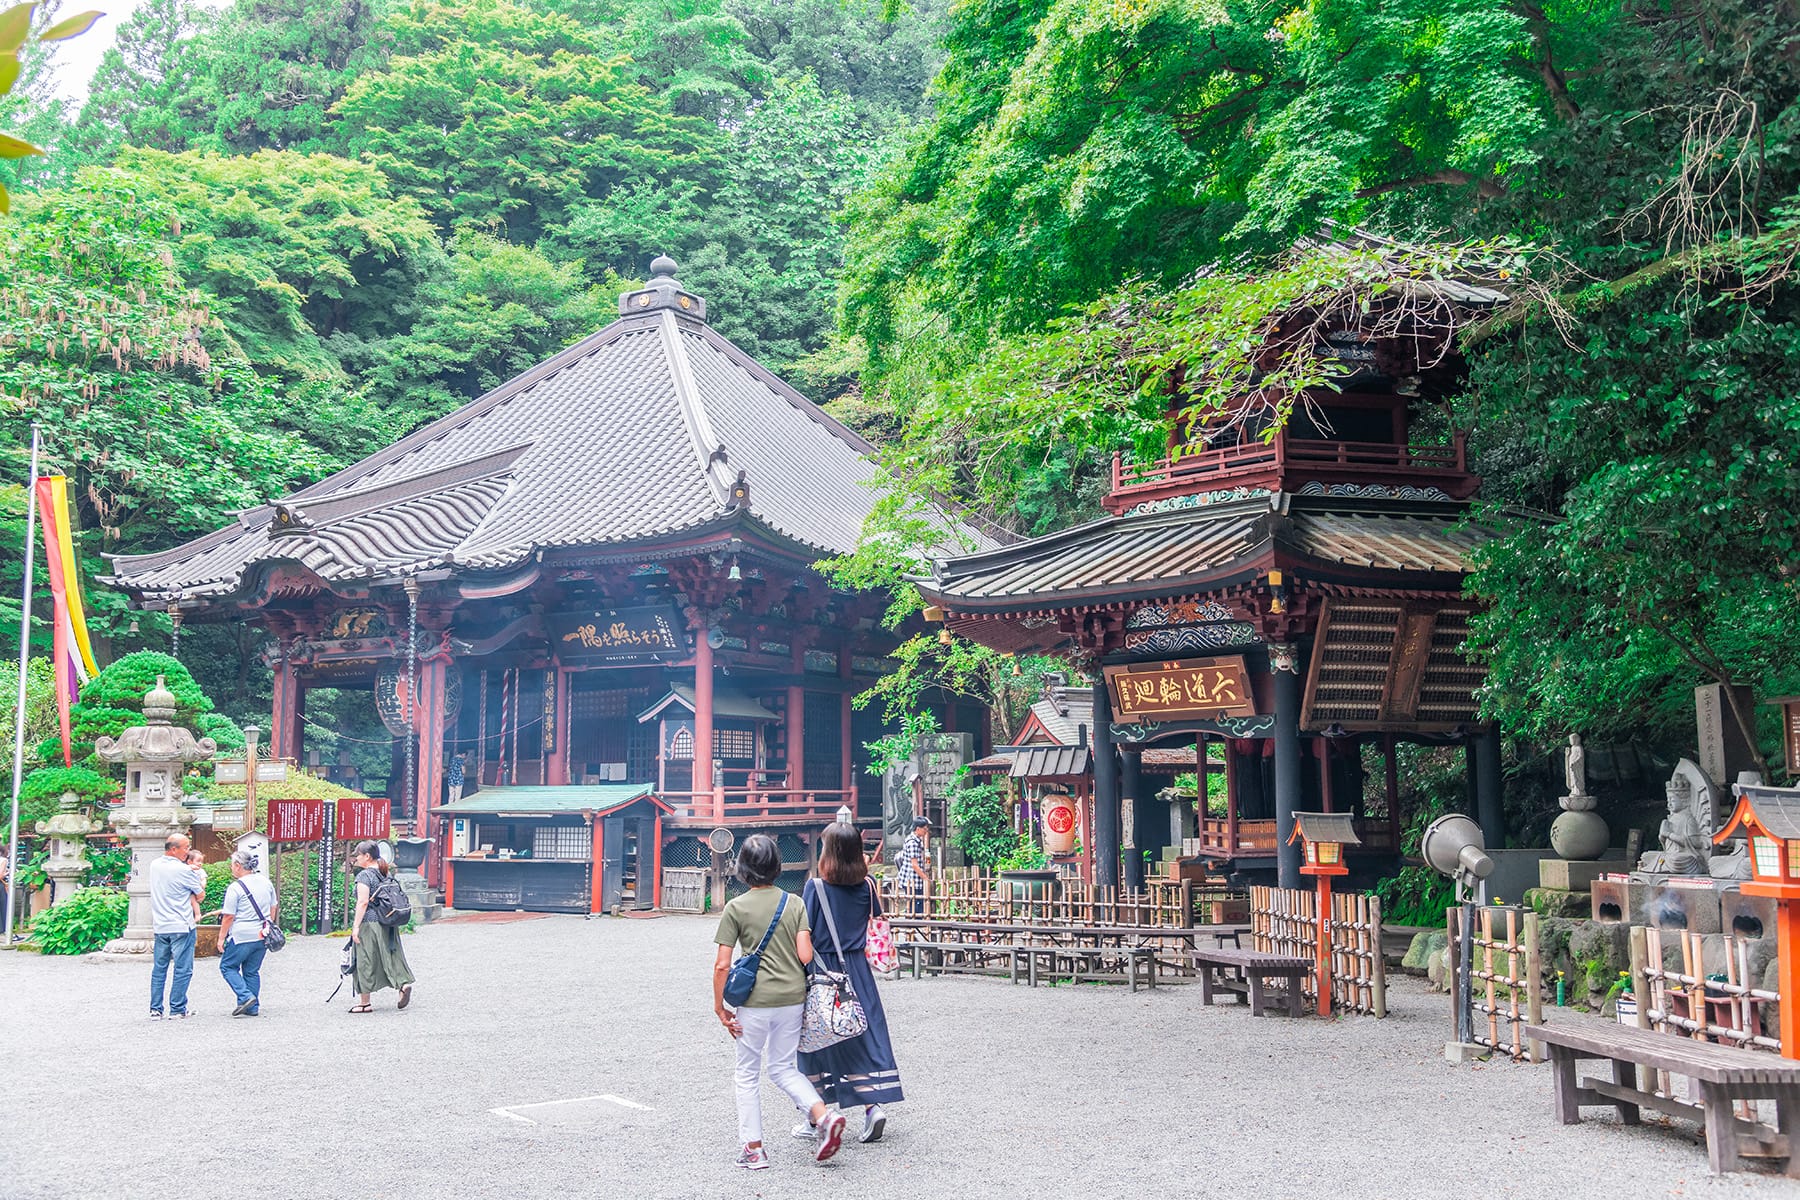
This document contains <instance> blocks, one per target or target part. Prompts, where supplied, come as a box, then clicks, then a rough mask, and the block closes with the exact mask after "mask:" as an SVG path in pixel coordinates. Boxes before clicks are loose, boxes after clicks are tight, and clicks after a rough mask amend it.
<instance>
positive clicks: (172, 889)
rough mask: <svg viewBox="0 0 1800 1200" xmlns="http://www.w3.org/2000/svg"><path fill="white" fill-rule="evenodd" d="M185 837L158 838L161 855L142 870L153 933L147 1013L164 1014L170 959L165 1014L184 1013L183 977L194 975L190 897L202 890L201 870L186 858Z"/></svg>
mask: <svg viewBox="0 0 1800 1200" xmlns="http://www.w3.org/2000/svg"><path fill="white" fill-rule="evenodd" d="M187 855H188V839H187V836H186V835H185V834H180V833H177V834H171V835H170V837H169V838H168V840H167V841H165V842H163V856H162V857H161V858H159V859H157V860H156V861H155V862H153V863H151V864H150V866H149V868H148V869H147V870H146V871H145V872H144V875H145V878H146V879H147V880H148V882H149V885H150V931H151V932H152V933H153V934H155V935H156V943H155V948H154V951H153V954H152V958H151V966H150V1016H151V1018H152V1019H153V1020H161V1019H162V1015H163V982H164V980H165V979H167V977H168V973H169V964H170V963H171V962H173V963H174V964H175V981H174V983H173V984H171V985H170V986H169V1016H171V1017H174V1018H177V1019H180V1018H184V1017H186V1016H187V1015H188V1012H187V992H188V980H190V979H192V978H193V977H194V903H193V899H192V898H193V897H194V896H204V895H205V894H206V872H205V871H202V870H201V869H200V868H199V867H191V866H189V865H188V861H187Z"/></svg>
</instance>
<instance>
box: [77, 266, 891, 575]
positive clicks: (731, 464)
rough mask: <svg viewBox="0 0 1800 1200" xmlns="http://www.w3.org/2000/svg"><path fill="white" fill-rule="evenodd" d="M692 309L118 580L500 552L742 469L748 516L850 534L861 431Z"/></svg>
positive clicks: (815, 534) (721, 491) (826, 549)
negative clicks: (812, 399) (786, 381)
mask: <svg viewBox="0 0 1800 1200" xmlns="http://www.w3.org/2000/svg"><path fill="white" fill-rule="evenodd" d="M664 282H665V283H667V282H671V281H664ZM665 290H666V289H665ZM641 294H642V293H637V294H633V295H641ZM669 295H671V296H678V295H685V293H678V292H670V293H669ZM628 298H631V297H628ZM690 308H691V306H689V305H686V304H683V305H682V306H681V308H676V307H674V306H673V305H672V304H665V303H661V302H660V301H659V304H658V307H657V308H655V309H653V310H650V311H644V312H633V313H632V314H631V315H628V316H624V317H621V318H620V319H619V320H617V321H615V322H613V323H612V324H611V325H609V326H607V327H606V328H604V329H602V330H600V331H599V332H598V333H595V334H594V335H592V336H591V337H589V338H587V339H586V340H584V341H582V342H580V343H578V344H576V345H574V346H572V347H570V348H569V349H567V350H564V351H563V352H561V353H560V354H557V355H555V356H554V357H553V358H551V359H549V360H547V361H545V362H544V363H541V364H539V365H538V366H537V367H534V368H533V369H532V370H530V371H527V372H526V373H525V374H524V375H521V376H520V377H519V378H517V379H514V380H512V381H510V382H509V383H506V384H505V385H503V386H501V387H499V388H496V389H495V390H494V391H492V392H489V393H488V394H487V395H485V396H482V397H481V398H480V399H478V400H475V401H473V402H472V403H470V404H468V405H465V406H464V407H463V408H461V409H459V410H457V411H456V412H454V413H452V414H450V415H449V416H447V417H444V418H443V419H441V420H438V421H435V422H433V423H432V424H430V425H427V426H425V427H424V428H422V429H420V430H418V431H417V432H415V433H413V434H411V435H410V436H408V437H406V438H403V439H401V440H400V441H399V442H397V443H395V444H394V445H393V446H390V447H388V448H387V449H385V450H382V451H380V452H379V453H377V454H374V455H371V456H370V457H369V458H366V459H364V460H363V461H361V462H359V463H357V464H355V465H354V466H351V467H348V468H346V469H345V470H343V471H340V472H338V473H337V474H336V475H333V476H331V477H330V478H328V479H325V480H323V481H321V482H319V483H316V484H314V485H312V486H311V487H307V488H304V489H302V490H300V491H298V492H295V493H294V494H293V495H291V496H288V497H286V498H285V499H283V500H281V501H278V502H276V503H274V504H272V505H263V506H259V507H258V508H255V509H251V510H249V511H247V512H245V513H242V514H240V515H239V517H238V520H237V521H236V523H235V524H233V525H230V526H227V527H226V528H225V529H222V530H219V531H218V532H216V533H213V534H209V535H207V536H206V537H203V538H200V539H197V540H196V541H193V542H189V543H187V544H186V545H183V546H178V547H176V548H174V549H172V550H166V551H162V552H160V553H156V554H148V555H129V556H120V557H119V558H117V559H116V560H115V562H114V576H113V582H114V583H116V584H117V585H118V586H121V587H123V588H125V589H126V590H127V591H130V592H133V593H136V594H138V595H139V596H140V597H142V598H144V599H149V600H152V601H156V600H163V601H166V600H170V599H173V598H174V597H175V596H177V595H179V596H181V597H184V598H202V597H209V596H210V597H223V596H228V595H232V594H235V593H237V592H239V591H240V590H242V589H244V588H246V587H247V586H250V585H251V583H252V581H253V577H254V576H255V573H256V572H257V570H258V568H260V567H264V566H272V565H274V564H277V563H300V564H304V565H305V566H306V567H307V568H309V569H310V570H312V571H314V572H316V573H317V574H318V575H320V576H321V577H323V578H324V579H326V580H328V581H337V580H349V579H370V578H382V577H385V578H389V579H392V578H394V577H396V576H402V575H406V574H411V573H414V572H417V571H422V570H429V569H433V568H438V567H457V568H463V569H467V570H476V571H481V570H504V569H506V568H509V567H513V566H516V565H517V564H520V563H522V562H524V561H526V560H527V559H528V558H530V557H531V556H532V555H533V553H534V552H536V551H538V550H541V549H546V548H555V547H585V546H603V545H609V544H632V543H641V542H645V541H648V540H654V539H657V538H660V537H663V536H667V535H670V534H675V533H679V532H681V531H683V530H688V529H694V528H698V527H703V526H707V525H709V524H712V523H716V522H719V521H720V520H721V519H722V518H724V517H726V515H727V514H728V513H730V512H732V511H733V509H732V504H731V498H730V488H731V486H732V484H733V482H734V481H735V480H736V479H737V478H738V476H739V473H740V472H743V474H744V480H745V482H746V484H747V485H748V487H749V503H748V505H747V506H746V507H745V509H744V510H743V513H742V515H743V516H746V517H748V518H749V519H752V520H754V521H755V522H757V523H759V524H760V525H762V526H763V527H765V528H766V529H768V530H770V531H772V532H773V533H775V534H777V535H779V536H780V537H783V538H785V539H787V540H790V541H792V542H794V543H796V544H797V546H796V549H797V551H798V552H800V553H803V554H805V553H819V554H836V553H845V552H849V551H851V550H853V549H854V548H855V546H856V542H857V537H858V534H859V532H860V529H861V526H862V522H863V519H864V517H865V516H866V515H867V513H868V511H869V507H870V505H871V504H872V502H873V501H874V499H875V493H874V491H872V490H871V489H870V487H869V486H867V485H868V484H869V482H870V480H871V479H873V477H874V474H875V469H874V466H873V464H872V463H870V462H869V461H868V459H867V458H865V457H864V456H865V453H866V452H867V451H868V450H869V446H868V445H867V443H865V442H863V440H862V439H861V438H859V437H857V436H856V435H855V434H854V433H852V432H850V431H849V430H847V429H845V428H844V427H843V426H841V425H839V424H838V423H837V422H836V421H834V420H832V419H831V418H830V417H828V416H826V415H825V414H824V413H823V412H821V411H820V410H819V409H818V408H817V407H816V406H814V405H813V404H811V403H810V402H808V401H807V400H806V399H805V398H803V397H802V396H800V395H799V394H798V393H797V392H795V391H794V390H793V389H792V388H790V387H788V386H787V385H786V384H784V383H782V382H781V381H780V380H779V379H777V378H776V377H775V376H773V375H772V374H770V373H769V372H768V371H766V370H764V369H763V368H761V367H759V366H757V365H756V364H755V363H753V362H752V361H751V360H750V359H749V358H748V357H747V356H746V355H745V354H744V353H743V352H742V351H740V350H738V349H737V348H736V347H735V346H732V345H731V344H730V343H729V342H727V341H726V340H725V339H724V338H723V337H721V336H719V334H718V333H716V332H715V331H714V330H712V329H711V328H710V327H708V326H707V325H706V324H705V323H704V322H703V321H702V320H700V319H698V317H697V316H696V313H697V312H703V311H704V309H703V307H699V308H693V309H692V310H691V311H682V310H683V309H690Z"/></svg>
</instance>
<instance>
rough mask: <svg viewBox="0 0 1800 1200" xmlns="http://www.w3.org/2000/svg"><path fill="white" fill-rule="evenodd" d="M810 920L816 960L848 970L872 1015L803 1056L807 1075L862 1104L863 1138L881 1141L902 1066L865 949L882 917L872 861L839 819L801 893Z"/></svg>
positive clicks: (848, 1103)
mask: <svg viewBox="0 0 1800 1200" xmlns="http://www.w3.org/2000/svg"><path fill="white" fill-rule="evenodd" d="M802 895H803V897H804V899H805V901H806V916H807V920H808V921H809V922H810V924H811V928H812V930H813V955H814V958H815V960H817V961H818V962H819V963H820V965H821V966H825V967H828V968H830V969H831V970H833V971H842V972H843V973H844V974H845V975H848V976H849V977H850V986H851V987H853V988H855V989H856V998H857V999H858V1000H861V1001H862V1006H863V1012H864V1013H866V1014H867V1015H868V1018H869V1028H868V1031H867V1032H866V1033H864V1034H862V1035H861V1036H860V1037H853V1038H850V1039H849V1040H848V1041H842V1042H839V1043H837V1044H836V1045H835V1046H827V1047H825V1049H823V1050H818V1051H814V1052H813V1053H810V1054H809V1053H807V1052H806V1051H801V1052H800V1070H801V1071H803V1072H804V1073H805V1074H806V1077H807V1078H808V1079H810V1080H812V1084H813V1086H814V1087H815V1088H817V1089H818V1090H819V1095H820V1096H822V1097H823V1098H824V1100H825V1102H826V1103H827V1104H835V1105H837V1106H838V1108H840V1109H841V1110H842V1111H844V1112H846V1113H848V1112H849V1111H850V1109H851V1108H852V1106H855V1105H861V1106H862V1110H863V1128H862V1135H861V1140H862V1141H865V1142H873V1141H879V1140H880V1138H881V1134H882V1132H883V1130H885V1129H886V1128H887V1112H886V1110H885V1109H884V1108H883V1107H882V1106H883V1105H886V1104H892V1103H893V1102H894V1101H896V1100H903V1099H905V1096H904V1094H903V1093H902V1092H901V1090H900V1069H899V1067H897V1066H896V1065H895V1064H894V1047H893V1044H892V1043H891V1042H889V1041H888V1027H887V1014H886V1013H885V1012H883V1011H882V1008H881V993H880V992H878V991H876V990H875V973H874V972H873V971H871V970H869V960H868V959H867V958H865V957H864V956H863V949H864V946H865V944H866V942H867V938H868V932H869V918H870V917H872V916H880V915H881V911H882V909H881V900H880V897H878V896H877V895H876V894H875V888H874V885H872V884H871V883H870V882H869V864H868V860H867V859H865V858H864V857H863V843H862V834H860V833H858V832H857V831H856V829H855V828H854V827H853V826H850V825H846V824H844V823H843V822H841V821H840V822H838V823H837V824H834V825H832V826H830V827H829V828H827V829H826V830H825V834H824V837H823V838H821V839H820V846H819V874H818V876H817V877H816V878H813V879H809V880H807V882H806V890H805V892H804V893H802ZM825 905H830V906H831V920H832V923H834V924H835V925H836V926H837V936H838V941H839V943H840V945H841V948H842V951H843V954H842V956H841V957H840V955H839V953H838V950H839V947H835V946H833V945H832V943H831V927H830V926H829V925H827V924H826V921H825V911H824V906H825ZM794 1135H795V1136H796V1137H800V1136H805V1137H811V1136H812V1130H811V1128H810V1127H809V1126H807V1125H801V1126H799V1127H797V1128H796V1129H795V1130H794Z"/></svg>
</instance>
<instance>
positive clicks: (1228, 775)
mask: <svg viewBox="0 0 1800 1200" xmlns="http://www.w3.org/2000/svg"><path fill="white" fill-rule="evenodd" d="M1259 748H1260V746H1259ZM1237 840H1238V786H1237V749H1236V747H1234V746H1233V745H1232V744H1231V740H1230V739H1229V738H1227V739H1226V741H1225V854H1226V856H1227V857H1230V856H1232V855H1235V854H1236V853H1237Z"/></svg>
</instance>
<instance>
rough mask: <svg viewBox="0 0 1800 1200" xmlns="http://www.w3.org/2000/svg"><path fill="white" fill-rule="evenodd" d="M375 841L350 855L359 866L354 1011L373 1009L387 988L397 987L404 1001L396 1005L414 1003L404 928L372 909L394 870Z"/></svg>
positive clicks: (353, 927)
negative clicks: (371, 902)
mask: <svg viewBox="0 0 1800 1200" xmlns="http://www.w3.org/2000/svg"><path fill="white" fill-rule="evenodd" d="M379 851H380V847H379V846H377V845H376V844H375V843H374V842H362V843H360V844H358V846H357V847H356V852H355V853H354V854H352V855H351V856H350V865H351V866H353V867H355V868H356V919H355V920H354V921H353V922H352V923H351V925H350V940H351V941H353V942H355V943H356V1003H355V1004H354V1005H352V1006H351V1008H350V1011H351V1012H353V1013H366V1012H369V1011H371V1006H370V1003H369V1001H370V998H371V997H372V996H373V995H374V994H375V993H376V992H379V991H380V990H381V989H383V988H395V989H397V990H398V991H399V993H400V1001H399V1003H398V1004H396V1005H395V1006H394V1007H395V1008H405V1007H406V1006H407V1005H408V1004H410V1003H412V989H413V973H412V968H411V967H409V966H407V965H406V950H405V949H404V948H403V947H402V946H401V945H400V931H399V930H398V929H395V928H393V927H392V926H389V925H383V924H382V923H381V922H380V921H377V920H376V919H375V914H374V913H371V912H370V911H369V897H370V896H373V895H374V894H375V889H376V888H377V887H379V886H380V885H381V882H382V880H384V879H386V878H387V877H388V876H389V875H392V874H393V873H394V864H393V863H390V862H388V861H387V860H386V859H384V858H382V857H380V855H379Z"/></svg>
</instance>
